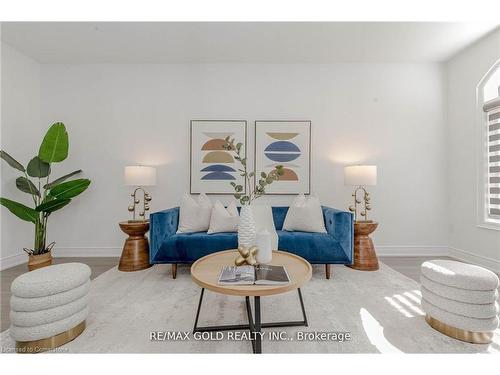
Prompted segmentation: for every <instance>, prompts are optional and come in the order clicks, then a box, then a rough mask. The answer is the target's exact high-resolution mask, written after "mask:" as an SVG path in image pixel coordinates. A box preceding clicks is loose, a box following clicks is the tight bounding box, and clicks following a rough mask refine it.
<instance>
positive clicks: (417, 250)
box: [375, 245, 448, 257]
mask: <svg viewBox="0 0 500 375" xmlns="http://www.w3.org/2000/svg"><path fill="white" fill-rule="evenodd" d="M375 249H376V251H377V255H378V256H398V257H419V256H422V257H424V256H447V255H448V246H378V245H375Z"/></svg>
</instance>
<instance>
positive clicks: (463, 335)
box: [425, 314, 493, 344]
mask: <svg viewBox="0 0 500 375" xmlns="http://www.w3.org/2000/svg"><path fill="white" fill-rule="evenodd" d="M425 320H426V321H427V323H429V325H430V326H431V327H432V328H434V329H435V330H436V331H439V332H441V333H442V334H444V335H446V336H450V337H452V338H454V339H457V340H460V341H465V342H470V343H471V344H490V343H491V342H492V341H493V332H473V331H466V330H464V329H460V328H455V327H452V326H450V325H448V324H446V323H443V322H441V321H440V320H437V319H436V318H433V317H432V316H430V315H429V314H427V315H426V316H425Z"/></svg>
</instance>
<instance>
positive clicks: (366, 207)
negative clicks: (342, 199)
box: [349, 186, 372, 221]
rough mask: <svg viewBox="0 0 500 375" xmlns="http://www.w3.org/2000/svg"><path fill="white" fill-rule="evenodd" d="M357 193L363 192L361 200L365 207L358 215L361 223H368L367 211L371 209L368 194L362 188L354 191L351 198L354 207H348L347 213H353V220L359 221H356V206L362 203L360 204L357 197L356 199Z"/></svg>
mask: <svg viewBox="0 0 500 375" xmlns="http://www.w3.org/2000/svg"><path fill="white" fill-rule="evenodd" d="M358 191H363V192H364V194H363V199H364V201H365V206H364V207H362V209H361V212H360V213H359V214H360V215H361V216H362V217H363V220H362V221H369V220H368V211H370V210H371V209H372V207H371V206H370V194H369V193H368V192H367V191H366V189H365V188H364V187H362V186H359V187H358V188H356V190H354V193H352V196H353V197H354V205H352V206H349V211H351V212H353V213H354V220H356V221H359V220H358V204H361V203H362V202H361V199H358V197H357V195H358Z"/></svg>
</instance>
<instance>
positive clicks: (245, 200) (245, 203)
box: [223, 137, 284, 248]
mask: <svg viewBox="0 0 500 375" xmlns="http://www.w3.org/2000/svg"><path fill="white" fill-rule="evenodd" d="M224 141H225V142H224V146H223V148H224V149H225V150H227V151H231V152H233V154H234V159H235V160H237V161H238V162H239V163H240V164H241V168H239V169H238V171H239V172H240V176H242V177H243V179H244V184H245V188H246V189H245V190H246V191H247V192H248V193H247V194H243V190H244V188H243V185H239V184H236V183H235V182H231V186H232V187H233V189H234V197H235V198H236V199H237V200H238V201H239V202H240V203H241V206H242V207H241V214H240V221H239V225H238V246H243V247H245V248H249V247H251V246H253V245H254V244H255V222H254V218H253V214H252V210H251V208H250V204H251V203H252V202H253V201H254V200H255V199H257V198H260V197H261V196H262V195H263V194H265V192H266V186H268V185H270V184H272V183H273V182H274V181H277V180H279V178H280V176H282V175H283V173H284V172H283V166H282V165H277V166H276V167H274V168H273V169H272V170H271V171H270V172H269V173H265V172H261V173H260V178H259V180H258V182H257V184H256V185H255V186H254V187H253V190H252V189H251V187H252V178H253V177H254V176H255V172H248V169H247V158H246V157H243V155H242V147H243V143H237V144H234V142H235V140H234V138H230V137H227V138H225V139H224ZM247 189H248V190H247Z"/></svg>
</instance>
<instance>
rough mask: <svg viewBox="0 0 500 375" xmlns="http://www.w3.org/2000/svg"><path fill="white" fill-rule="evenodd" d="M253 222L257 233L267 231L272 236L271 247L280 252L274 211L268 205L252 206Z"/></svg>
mask: <svg viewBox="0 0 500 375" xmlns="http://www.w3.org/2000/svg"><path fill="white" fill-rule="evenodd" d="M250 207H251V208H252V214H253V220H254V222H255V233H259V232H261V231H263V230H267V231H268V232H269V233H270V234H271V245H272V248H273V250H278V233H276V228H275V226H274V219H273V210H272V208H271V206H270V205H268V204H263V205H261V204H252V205H250Z"/></svg>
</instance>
